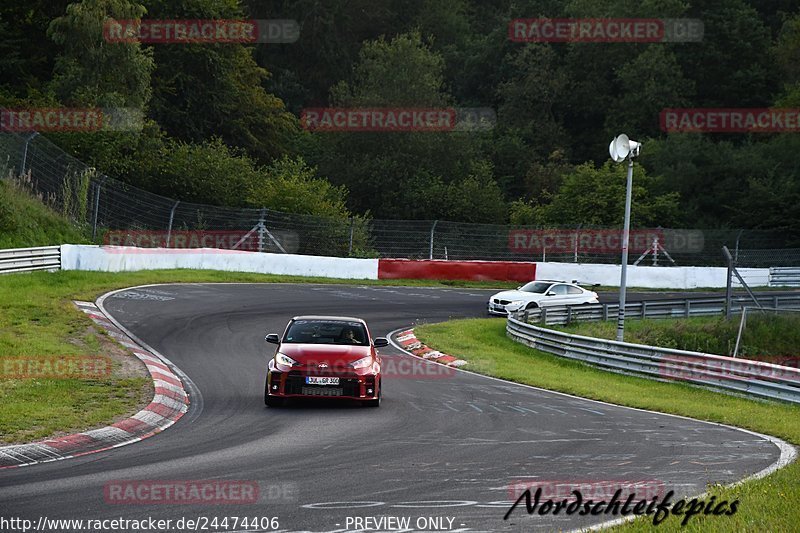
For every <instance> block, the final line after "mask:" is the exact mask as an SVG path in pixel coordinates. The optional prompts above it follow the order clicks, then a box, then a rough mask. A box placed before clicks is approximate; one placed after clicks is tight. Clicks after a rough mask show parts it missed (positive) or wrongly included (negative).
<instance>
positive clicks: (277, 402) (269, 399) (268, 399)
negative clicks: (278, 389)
mask: <svg viewBox="0 0 800 533" xmlns="http://www.w3.org/2000/svg"><path fill="white" fill-rule="evenodd" d="M264 405H266V406H267V407H280V406H282V405H283V398H276V397H275V396H270V395H269V394H266V395H264Z"/></svg>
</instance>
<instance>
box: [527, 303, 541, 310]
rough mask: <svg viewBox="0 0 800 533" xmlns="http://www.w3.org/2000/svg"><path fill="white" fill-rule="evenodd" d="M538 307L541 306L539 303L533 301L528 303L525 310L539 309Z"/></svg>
mask: <svg viewBox="0 0 800 533" xmlns="http://www.w3.org/2000/svg"><path fill="white" fill-rule="evenodd" d="M538 307H539V304H537V303H536V302H531V303H529V304H528V305H526V306H525V310H526V311H530V310H531V309H537V308H538Z"/></svg>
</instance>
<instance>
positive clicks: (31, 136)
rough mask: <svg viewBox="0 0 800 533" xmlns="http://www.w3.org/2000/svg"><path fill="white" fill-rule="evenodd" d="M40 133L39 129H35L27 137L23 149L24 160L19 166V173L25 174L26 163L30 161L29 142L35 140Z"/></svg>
mask: <svg viewBox="0 0 800 533" xmlns="http://www.w3.org/2000/svg"><path fill="white" fill-rule="evenodd" d="M37 135H39V132H38V131H34V132H33V133H31V134H30V135H29V136H28V137H27V138H26V139H25V147H24V148H23V149H22V161H21V162H20V166H19V175H20V176H24V175H25V163H27V162H28V144H29V143H30V142H31V141H32V140H33V138H34V137H36V136H37Z"/></svg>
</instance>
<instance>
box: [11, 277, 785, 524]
mask: <svg viewBox="0 0 800 533" xmlns="http://www.w3.org/2000/svg"><path fill="white" fill-rule="evenodd" d="M490 293H491V291H484V290H476V289H430V288H389V287H365V286H341V285H336V286H333V285H280V284H263V285H252V284H249V285H248V284H242V285H235V284H201V285H162V286H158V287H150V288H138V289H131V290H128V291H124V292H121V293H118V294H116V295H114V296H112V297H110V298H108V299H107V300H106V302H105V307H106V309H107V310H108V311H109V312H110V313H111V314H112V315H113V316H114V317H115V318H116V319H117V320H118V321H119V322H121V323H122V324H123V325H124V326H126V327H127V328H128V329H130V330H131V331H132V332H133V333H134V334H135V335H136V336H138V337H139V338H140V339H142V340H143V341H144V342H146V343H148V344H149V345H150V346H152V347H153V348H155V349H156V350H158V351H160V352H161V353H162V354H164V355H165V356H166V357H168V358H169V359H170V360H171V361H172V362H174V363H175V364H176V365H177V366H179V367H180V369H181V370H183V371H184V372H185V373H186V374H187V375H188V376H189V377H190V378H191V380H192V381H193V384H194V392H193V394H192V402H193V403H192V406H191V408H190V410H189V412H188V414H187V415H186V416H184V417H183V418H182V419H181V420H180V421H179V422H178V423H177V424H176V425H175V426H173V427H172V428H170V429H169V430H167V431H166V432H165V433H163V434H160V435H158V436H155V437H153V438H150V439H147V440H145V441H143V442H140V443H136V444H133V445H129V446H125V447H122V448H119V449H117V450H113V451H109V452H102V453H98V454H94V455H89V456H85V457H81V458H77V459H70V460H67V461H64V462H57V463H47V464H42V465H36V466H33V467H29V468H19V469H12V470H6V471H2V472H0V516H4V517H9V516H11V517H24V518H29V519H33V520H34V521H36V520H38V518H39V517H40V516H46V517H47V518H50V519H52V518H83V519H101V518H118V517H122V518H129V519H144V518H147V517H154V518H170V519H173V520H177V519H178V518H181V517H197V516H206V517H209V518H211V517H215V516H216V517H219V518H222V517H224V516H245V515H246V516H249V517H262V516H263V517H273V516H277V517H278V518H279V523H280V529H281V530H284V531H298V530H308V531H334V530H339V531H344V530H345V526H346V524H347V522H346V521H345V520H346V517H348V516H351V517H367V516H372V517H379V516H401V517H410V518H411V520H412V521H411V525H412V527H415V526H414V524H415V522H416V520H417V519H418V518H423V517H440V518H442V519H444V525H445V526H447V525H448V524H449V522H448V520H447V519H448V518H450V519H453V522H452V525H451V526H450V530H461V531H501V530H509V531H522V530H524V531H530V530H539V529H541V530H552V529H570V528H573V527H577V526H581V525H586V524H589V523H592V522H591V521H589V520H587V519H581V518H578V517H576V516H573V517H564V516H563V515H562V516H560V517H558V516H552V515H548V516H538V515H534V516H528V515H527V514H525V513H524V512H521V510H520V512H517V513H515V514H514V515H513V516H512V518H511V520H509V521H506V522H504V521H503V519H502V517H503V515H504V514H505V512H506V510H507V509H508V506H509V503H508V499H509V496H508V492H507V488H508V486H509V484H510V483H513V482H514V481H515V480H519V479H526V480H530V479H538V480H542V481H545V480H546V481H557V480H585V481H602V480H620V479H624V480H657V483H659V484H663V486H664V487H665V488H666V489H668V490H669V489H672V490H675V491H676V492H677V493H678V494H687V495H689V494H698V493H700V492H703V490H704V488H705V486H706V484H707V483H711V482H715V483H716V482H718V483H729V482H732V481H734V480H737V479H741V478H743V477H745V476H747V475H749V474H752V473H754V472H757V471H760V470H762V469H764V468H766V467H768V466H769V465H770V464H772V463H774V462H775V461H776V460H777V459H778V457H779V455H780V453H779V450H778V448H777V447H776V446H775V445H773V444H772V443H770V442H769V441H766V440H763V439H762V438H759V437H757V436H754V435H751V434H749V433H745V432H740V431H735V430H732V429H728V428H724V427H719V426H715V425H711V424H705V423H701V422H695V421H692V420H686V419H681V418H676V417H669V416H664V415H658V414H653V413H648V412H642V411H635V410H631V409H624V408H620V407H615V406H610V405H605V404H600V403H596V402H590V401H586V400H581V399H576V398H571V397H567V396H563V395H558V394H554V393H549V392H545V391H539V390H535V389H531V388H526V387H522V386H517V385H513V384H509V383H504V382H501V381H497V380H492V379H487V378H484V377H481V376H476V375H472V374H468V373H464V372H457V373H455V374H454V375H451V376H445V377H441V376H440V377H438V378H435V377H431V376H426V375H412V376H397V377H385V378H384V401H383V405H382V406H381V407H380V408H379V409H369V408H361V407H360V406H351V405H340V404H329V403H323V402H317V403H302V404H299V405H298V404H294V405H290V406H289V407H286V408H283V409H278V410H274V409H266V408H265V407H264V404H263V390H264V377H265V365H266V361H267V357H268V355H267V354H268V353H271V351H272V350H271V348H270V346H269V345H266V344H265V343H264V341H263V337H264V334H265V333H267V332H280V331H282V328H283V327H284V326H285V324H286V321H287V319H288V318H289V317H291V316H293V315H298V314H305V313H318V314H344V315H356V316H361V317H364V318H365V319H367V320H368V322H369V324H370V327H371V330H372V333H373V335H376V336H378V335H386V334H387V333H389V332H390V331H391V330H394V329H396V328H399V327H404V326H408V325H411V324H413V323H414V322H415V321H417V320H422V321H441V320H445V319H448V318H451V317H463V316H483V315H484V305H485V302H486V299H487V297H488V295H489V294H490ZM383 353H384V356H385V361H386V362H385V365H386V364H388V363H389V361H391V363H392V364H395V365H396V366H397V364H398V363H400V362H402V361H405V360H406V359H407V358H409V357H410V356H407V355H400V354H399V353H398V352H397V351H396V350H395V349H394V348H386V349H384V350H383ZM406 362H407V361H406ZM397 368H403V367H402V365H400V366H397ZM417 368H418V369H419V368H421V367H417ZM198 391H199V393H198ZM665 401H667V400H665ZM190 479H200V480H207V479H227V480H254V481H257V482H258V483H259V484H260V491H261V497H260V501H259V502H258V503H257V504H252V505H216V506H209V505H163V504H160V505H126V504H123V505H119V504H116V505H110V504H107V503H106V502H105V500H104V496H103V487H104V485H105V484H106V483H107V482H110V481H118V480H190ZM327 502H355V503H351V504H346V505H345V504H333V505H325V504H326V503H327ZM358 502H361V503H358ZM370 502H371V503H370ZM330 507H348V508H338V509H332V508H330ZM606 518H609V517H606ZM720 519H721V520H722V519H724V518H720ZM597 521H598V520H597V519H595V522H597ZM240 529H241V528H240ZM429 529H431V530H435V529H434V528H433V527H431V526H429ZM211 530H213V529H211ZM218 530H223V529H222V528H218Z"/></svg>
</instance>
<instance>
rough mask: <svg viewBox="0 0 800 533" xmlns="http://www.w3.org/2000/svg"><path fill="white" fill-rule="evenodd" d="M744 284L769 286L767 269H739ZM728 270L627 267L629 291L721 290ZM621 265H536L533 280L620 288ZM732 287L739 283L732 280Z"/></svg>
mask: <svg viewBox="0 0 800 533" xmlns="http://www.w3.org/2000/svg"><path fill="white" fill-rule="evenodd" d="M739 273H740V274H741V275H742V277H743V278H744V281H745V282H746V283H747V284H748V285H750V286H752V287H765V286H768V285H769V269H768V268H740V269H739ZM727 274H728V269H726V268H722V267H679V266H673V267H652V266H650V267H647V266H632V265H629V266H628V280H627V285H628V286H629V287H644V288H650V289H698V288H724V287H725V285H726V276H727ZM619 276H620V265H594V264H580V263H536V279H561V280H566V281H571V280H574V279H575V280H578V281H580V282H582V283H599V284H601V285H608V286H612V287H614V286H616V287H619ZM734 281H735V286H738V285H739V283H738V280H736V278H735V277H734Z"/></svg>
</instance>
